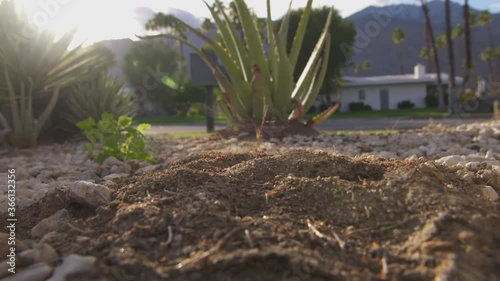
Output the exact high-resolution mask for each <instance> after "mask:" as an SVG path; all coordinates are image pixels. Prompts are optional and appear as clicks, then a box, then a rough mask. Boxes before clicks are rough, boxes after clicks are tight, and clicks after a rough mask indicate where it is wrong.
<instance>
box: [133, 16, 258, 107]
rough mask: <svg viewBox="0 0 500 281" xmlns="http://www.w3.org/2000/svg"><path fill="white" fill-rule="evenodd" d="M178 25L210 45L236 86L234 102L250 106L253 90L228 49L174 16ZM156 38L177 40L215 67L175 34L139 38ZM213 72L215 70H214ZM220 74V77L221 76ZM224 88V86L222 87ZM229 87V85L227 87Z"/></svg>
mask: <svg viewBox="0 0 500 281" xmlns="http://www.w3.org/2000/svg"><path fill="white" fill-rule="evenodd" d="M172 18H173V19H174V20H175V21H176V23H177V24H179V25H180V26H181V27H183V28H185V29H186V30H188V31H191V32H193V33H194V34H195V35H196V36H198V37H199V38H200V39H202V40H204V41H205V42H206V43H207V44H209V45H210V46H211V47H212V48H213V51H214V52H215V54H216V55H217V57H218V58H219V59H220V61H221V63H222V65H223V66H224V68H225V69H226V72H227V75H228V78H229V79H226V80H228V81H231V82H230V83H232V84H234V87H233V89H234V91H233V92H229V91H228V94H229V95H231V96H232V97H233V98H232V100H241V101H242V105H241V107H245V105H246V104H250V103H251V100H252V90H251V87H250V83H248V82H247V81H245V79H244V78H243V75H242V73H241V70H240V69H239V67H238V64H237V63H236V62H235V61H234V60H233V59H232V58H231V56H230V55H229V54H228V52H227V50H226V48H224V47H223V46H222V45H220V44H219V43H218V42H215V41H213V40H212V39H211V38H210V37H208V36H206V35H205V34H203V33H202V32H201V31H199V30H198V29H196V28H194V27H192V26H190V25H188V24H187V23H185V22H184V21H182V20H180V19H179V18H177V17H175V16H173V17H172ZM156 37H166V38H172V39H174V40H177V41H179V42H181V43H183V44H185V45H187V46H188V47H190V48H192V49H193V50H194V51H195V52H196V53H198V54H199V55H200V57H201V58H202V59H203V60H204V61H205V62H206V63H207V64H209V66H211V67H212V66H213V63H211V62H210V59H209V58H208V57H207V56H206V55H205V54H204V53H203V52H202V50H200V49H199V48H198V47H197V46H195V45H194V44H193V43H191V42H190V41H189V40H187V39H186V38H182V37H180V36H176V35H173V34H160V35H154V36H145V37H141V36H139V38H156ZM212 70H214V69H213V68H212ZM214 74H218V77H225V74H223V73H216V72H215V71H214ZM219 74H220V75H219ZM215 78H216V79H217V82H221V81H219V80H218V78H217V76H216V77H215ZM220 86H221V87H222V85H220ZM226 86H227V85H226ZM240 113H241V114H242V115H248V111H246V112H240Z"/></svg>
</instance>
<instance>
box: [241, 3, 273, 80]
mask: <svg viewBox="0 0 500 281" xmlns="http://www.w3.org/2000/svg"><path fill="white" fill-rule="evenodd" d="M235 2H236V8H237V10H238V16H239V18H240V23H241V27H242V28H243V32H244V34H245V40H244V41H245V43H246V45H247V51H248V55H249V59H250V63H251V65H254V64H257V65H260V66H261V71H262V75H264V78H265V79H266V80H267V81H268V82H267V84H268V85H269V83H270V82H271V78H270V73H269V67H268V66H267V65H268V64H267V60H266V54H265V51H264V45H263V43H262V38H261V36H260V32H259V27H258V26H257V22H256V18H255V16H253V15H252V14H251V13H250V10H249V9H248V6H247V4H246V3H245V1H243V0H235ZM264 66H266V67H264Z"/></svg>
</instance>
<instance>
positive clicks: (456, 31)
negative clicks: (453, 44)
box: [451, 23, 465, 68]
mask: <svg viewBox="0 0 500 281" xmlns="http://www.w3.org/2000/svg"><path fill="white" fill-rule="evenodd" d="M464 34H465V30H464V27H463V25H461V24H459V23H457V25H455V27H454V28H453V30H452V31H451V38H452V39H453V40H459V44H458V53H459V54H458V57H459V61H460V67H461V68H465V64H464V63H463V62H462V60H463V57H464V46H463V44H462V42H460V41H461V40H463V37H464Z"/></svg>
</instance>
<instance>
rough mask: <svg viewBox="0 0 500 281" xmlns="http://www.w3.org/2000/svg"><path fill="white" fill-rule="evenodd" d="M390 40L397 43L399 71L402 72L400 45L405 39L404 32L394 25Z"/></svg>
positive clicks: (401, 50) (401, 49)
mask: <svg viewBox="0 0 500 281" xmlns="http://www.w3.org/2000/svg"><path fill="white" fill-rule="evenodd" d="M392 41H393V42H394V44H396V45H398V49H399V73H401V74H403V73H404V65H403V48H402V46H401V43H403V42H404V41H405V33H404V32H403V30H401V28H399V27H395V28H394V30H393V31H392Z"/></svg>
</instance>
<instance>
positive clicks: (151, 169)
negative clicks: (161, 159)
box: [136, 165, 159, 173]
mask: <svg viewBox="0 0 500 281" xmlns="http://www.w3.org/2000/svg"><path fill="white" fill-rule="evenodd" d="M158 167H159V165H148V166H145V167H142V168H140V169H139V170H137V172H136V173H146V172H151V171H154V170H155V169H156V168H158Z"/></svg>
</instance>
